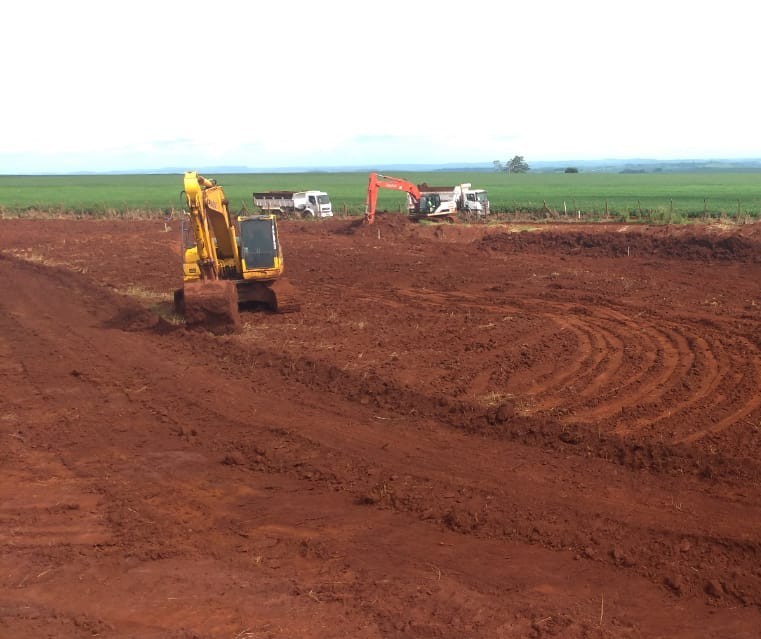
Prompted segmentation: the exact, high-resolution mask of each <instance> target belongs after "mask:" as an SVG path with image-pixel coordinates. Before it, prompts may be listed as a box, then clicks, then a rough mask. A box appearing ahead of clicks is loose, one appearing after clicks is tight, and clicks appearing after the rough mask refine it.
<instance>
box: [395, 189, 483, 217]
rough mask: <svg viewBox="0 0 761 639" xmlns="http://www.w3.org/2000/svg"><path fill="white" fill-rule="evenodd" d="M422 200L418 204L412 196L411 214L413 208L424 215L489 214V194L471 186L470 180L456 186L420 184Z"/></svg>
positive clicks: (418, 213)
mask: <svg viewBox="0 0 761 639" xmlns="http://www.w3.org/2000/svg"><path fill="white" fill-rule="evenodd" d="M417 186H418V189H419V191H420V201H419V202H418V203H417V204H416V203H415V202H414V201H412V199H411V198H410V196H409V195H408V199H410V200H411V201H410V202H409V205H410V214H413V213H412V212H413V209H414V210H415V213H416V215H418V216H422V217H439V216H441V217H446V216H451V215H454V214H456V213H474V214H476V215H489V194H488V193H487V192H486V191H485V190H484V189H474V188H471V184H470V183H469V182H467V183H464V184H457V185H455V186H430V185H429V184H425V183H423V184H418V185H417Z"/></svg>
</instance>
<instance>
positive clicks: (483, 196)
mask: <svg viewBox="0 0 761 639" xmlns="http://www.w3.org/2000/svg"><path fill="white" fill-rule="evenodd" d="M476 197H477V198H478V201H479V202H488V200H489V194H488V193H487V192H486V191H481V192H480V193H477V194H476Z"/></svg>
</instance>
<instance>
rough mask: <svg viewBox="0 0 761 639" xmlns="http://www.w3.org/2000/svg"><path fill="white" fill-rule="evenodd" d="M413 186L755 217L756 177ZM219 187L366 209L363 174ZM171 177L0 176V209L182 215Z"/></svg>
mask: <svg viewBox="0 0 761 639" xmlns="http://www.w3.org/2000/svg"><path fill="white" fill-rule="evenodd" d="M395 175H396V176H398V177H402V178H405V179H407V180H410V181H412V182H415V183H421V182H427V183H429V184H436V185H441V184H452V185H454V184H457V183H461V182H471V183H472V184H473V186H474V188H484V189H487V190H488V192H489V198H490V201H491V205H492V210H493V211H494V212H496V213H501V212H509V213H521V214H524V215H529V216H531V215H533V216H534V217H539V218H543V217H550V218H555V219H559V218H562V217H567V218H571V217H575V218H576V219H579V218H580V217H581V218H583V219H599V218H600V217H603V216H604V215H605V213H606V207H607V214H608V216H615V217H616V218H618V219H630V220H633V221H636V220H638V219H641V220H646V221H653V222H679V221H684V220H688V219H699V218H703V217H712V218H737V217H740V218H750V219H755V218H758V217H759V216H761V175H759V174H758V173H682V174H671V173H661V174H655V173H651V174H610V173H605V174H602V173H579V174H564V173H560V174H554V173H536V174H531V173H528V174H522V175H518V174H512V175H507V174H500V173H488V172H485V173H450V172H435V173H408V172H400V173H397V174H395ZM207 177H214V178H216V179H217V181H218V182H219V183H220V184H221V185H223V186H224V188H225V191H226V193H227V194H228V197H229V199H230V204H231V208H232V209H233V210H234V211H236V212H237V211H240V210H243V209H244V208H245V209H247V210H250V209H251V208H252V201H251V194H252V192H254V191H264V190H281V189H282V190H285V189H289V190H302V189H319V190H323V191H326V192H327V193H328V194H329V195H330V197H331V200H332V201H333V208H334V211H335V213H336V214H338V215H341V214H345V215H357V214H360V213H361V212H363V211H364V202H365V193H366V189H367V174H366V173H293V174H283V173H272V174H257V173H250V174H230V175H209V176H207ZM181 189H182V179H181V176H179V175H120V176H104V175H95V176H0V212H2V214H3V215H5V216H6V217H8V216H12V215H17V214H19V212H29V211H32V210H34V211H37V212H47V213H52V214H63V213H65V212H72V211H73V212H80V213H86V214H94V215H120V214H121V215H123V214H127V213H130V214H131V215H133V216H135V215H150V214H151V213H154V214H158V213H162V212H163V213H165V212H169V211H171V210H173V209H180V208H182V199H181V197H180V191H181ZM378 206H379V210H384V209H385V210H389V211H401V210H403V209H404V207H405V196H404V194H401V193H398V192H393V191H383V190H382V191H380V192H379V197H378Z"/></svg>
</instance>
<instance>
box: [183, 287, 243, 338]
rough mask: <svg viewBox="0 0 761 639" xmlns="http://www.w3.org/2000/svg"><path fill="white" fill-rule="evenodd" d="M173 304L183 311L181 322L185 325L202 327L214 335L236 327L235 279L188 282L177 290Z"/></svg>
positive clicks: (238, 325)
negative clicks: (180, 291)
mask: <svg viewBox="0 0 761 639" xmlns="http://www.w3.org/2000/svg"><path fill="white" fill-rule="evenodd" d="M178 298H179V299H178ZM175 304H176V306H177V307H178V309H177V310H179V311H180V312H182V313H183V314H184V315H185V323H186V325H187V326H189V327H203V328H206V329H207V330H209V331H211V332H212V333H215V334H217V335H220V334H224V333H234V332H236V331H238V330H239V329H240V326H241V321H240V315H239V314H238V293H237V290H236V287H235V282H232V281H229V280H214V281H199V282H189V283H187V284H185V286H184V288H183V289H182V293H181V294H179V292H178V294H177V295H176V296H175Z"/></svg>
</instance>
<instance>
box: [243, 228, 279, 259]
mask: <svg viewBox="0 0 761 639" xmlns="http://www.w3.org/2000/svg"><path fill="white" fill-rule="evenodd" d="M240 248H241V256H242V257H243V259H244V261H245V262H246V266H247V267H248V268H274V266H275V257H277V234H276V231H275V222H274V220H272V219H270V218H263V219H257V218H251V219H248V220H242V221H241V223H240Z"/></svg>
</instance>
